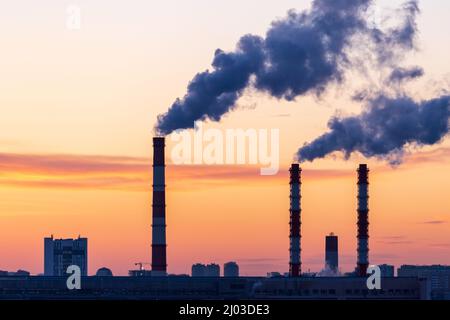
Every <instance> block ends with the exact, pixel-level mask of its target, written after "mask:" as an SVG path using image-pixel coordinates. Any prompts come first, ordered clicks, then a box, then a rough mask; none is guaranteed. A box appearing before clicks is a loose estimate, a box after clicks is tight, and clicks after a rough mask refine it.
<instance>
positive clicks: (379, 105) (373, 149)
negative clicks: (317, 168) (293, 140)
mask: <svg viewBox="0 0 450 320" xmlns="http://www.w3.org/2000/svg"><path fill="white" fill-rule="evenodd" d="M449 120H450V95H445V96H441V97H439V98H436V99H432V100H426V101H421V102H415V101H414V100H412V99H411V98H409V97H405V96H401V97H395V98H390V97H386V96H384V95H380V96H378V97H377V98H375V99H373V100H370V101H368V105H367V106H366V109H365V111H364V112H363V113H362V114H361V115H358V116H352V117H344V118H340V117H334V118H332V119H331V120H330V121H329V123H328V127H329V129H330V131H329V132H327V133H325V134H324V135H322V136H320V137H318V138H317V139H315V140H314V141H312V142H311V143H307V144H305V145H304V146H303V147H302V148H300V149H299V150H298V152H297V158H298V160H299V161H313V160H315V159H318V158H323V157H325V156H326V155H328V154H330V153H332V152H335V151H342V152H343V153H344V154H345V155H346V156H347V157H348V156H350V154H351V153H353V152H360V153H361V154H363V155H364V156H366V157H377V158H385V159H387V160H389V161H390V162H391V163H392V164H397V163H399V162H400V161H401V157H402V155H403V153H404V148H405V146H407V145H416V146H424V145H433V144H435V143H437V142H439V141H441V140H442V139H443V138H444V137H445V135H447V134H448V133H449Z"/></svg>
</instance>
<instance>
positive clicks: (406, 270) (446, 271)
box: [397, 265, 450, 300]
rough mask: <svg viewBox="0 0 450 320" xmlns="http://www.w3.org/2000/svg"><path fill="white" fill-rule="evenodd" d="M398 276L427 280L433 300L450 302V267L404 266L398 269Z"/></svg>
mask: <svg viewBox="0 0 450 320" xmlns="http://www.w3.org/2000/svg"><path fill="white" fill-rule="evenodd" d="M397 276H398V277H417V278H421V279H426V280H427V281H428V288H427V289H428V291H429V294H430V296H431V298H432V299H439V300H450V266H441V265H431V266H412V265H402V266H401V267H400V268H398V269H397Z"/></svg>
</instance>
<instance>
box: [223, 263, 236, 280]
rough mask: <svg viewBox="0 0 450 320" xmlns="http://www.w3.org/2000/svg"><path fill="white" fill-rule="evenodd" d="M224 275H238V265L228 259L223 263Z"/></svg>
mask: <svg viewBox="0 0 450 320" xmlns="http://www.w3.org/2000/svg"><path fill="white" fill-rule="evenodd" d="M223 276H224V277H239V266H238V264H237V263H236V262H234V261H230V262H227V263H225V264H224V265H223Z"/></svg>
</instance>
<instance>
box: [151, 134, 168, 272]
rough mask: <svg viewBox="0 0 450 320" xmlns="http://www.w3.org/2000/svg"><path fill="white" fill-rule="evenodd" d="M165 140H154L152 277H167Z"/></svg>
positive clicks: (161, 138) (160, 138)
mask: <svg viewBox="0 0 450 320" xmlns="http://www.w3.org/2000/svg"><path fill="white" fill-rule="evenodd" d="M164 148H165V138H163V137H155V138H153V205H152V209H153V224H152V276H165V275H167V261H166V191H165V190H166V178H165V161H164Z"/></svg>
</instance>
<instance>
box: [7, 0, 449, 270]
mask: <svg viewBox="0 0 450 320" xmlns="http://www.w3.org/2000/svg"><path fill="white" fill-rule="evenodd" d="M70 3H72V1H65V0H64V1H54V0H41V1H35V2H32V3H31V2H30V1H28V0H17V1H13V2H10V3H9V4H8V5H7V6H4V7H3V8H2V12H0V19H1V20H2V28H0V38H1V39H2V59H0V70H2V71H1V73H0V110H1V117H0V221H1V222H0V257H1V259H0V270H10V271H12V270H17V269H19V268H21V269H26V270H29V271H31V272H32V273H41V272H42V271H43V238H44V237H45V236H49V235H51V234H54V235H55V237H76V236H78V235H79V234H80V235H82V236H86V237H88V238H89V273H90V274H92V273H95V271H96V270H97V269H98V268H99V267H102V266H106V267H109V268H111V269H112V270H113V272H114V273H115V274H127V271H128V270H129V269H131V268H134V267H135V266H134V263H135V262H140V261H149V259H150V239H151V227H150V226H151V178H152V177H151V160H150V159H151V138H152V130H153V126H154V124H155V120H156V117H157V115H158V114H160V113H162V112H164V111H166V110H167V108H168V106H170V105H171V104H172V102H173V101H174V99H175V98H177V97H182V96H183V95H184V93H185V91H186V85H187V84H188V82H189V80H190V79H191V78H192V76H193V75H195V74H196V73H197V72H199V71H204V70H206V69H207V68H210V63H211V59H212V57H213V53H214V51H215V50H216V49H217V48H222V49H224V50H232V49H233V48H234V47H235V43H236V41H237V40H238V39H239V37H240V36H242V35H243V34H246V33H253V34H258V35H263V34H264V32H265V30H267V28H268V26H269V24H270V22H271V21H273V20H274V19H275V18H279V17H283V16H284V15H285V13H286V12H287V10H288V9H291V8H294V7H295V8H297V9H299V10H301V9H305V8H307V7H308V6H309V4H310V1H309V0H279V1H258V0H248V1H238V0H229V1H226V2H217V1H215V2H213V1H206V0H191V1H164V2H158V3H157V2H152V1H146V0H136V1H133V5H130V4H129V3H128V2H127V1H114V2H111V1H106V0H98V1H88V0H79V1H75V3H76V4H79V5H80V7H81V9H82V19H83V20H82V25H81V29H80V30H78V31H70V30H67V29H66V26H65V14H66V11H65V9H66V6H67V5H68V4H70ZM400 3H402V1H400V0H395V1H388V0H381V1H377V7H376V8H377V10H380V11H382V10H385V9H386V8H388V7H395V6H398V5H399V4H400ZM24 6H26V7H27V8H28V9H27V10H24V9H23V8H24ZM255 7H257V8H258V10H255ZM421 8H422V13H421V16H420V18H419V20H418V23H419V30H420V39H419V43H418V44H419V45H418V47H419V48H418V49H419V50H418V51H417V52H416V53H413V54H411V55H408V56H407V57H405V59H406V62H405V63H406V64H407V65H408V64H411V65H416V64H419V65H421V66H422V67H423V68H424V70H425V76H424V77H423V78H422V79H419V80H417V81H416V82H414V83H412V84H411V85H409V86H408V87H407V88H406V90H407V92H408V93H409V94H411V95H412V96H413V97H414V98H416V99H422V98H429V97H431V96H433V95H434V94H435V93H436V92H437V91H439V90H440V89H442V88H444V89H445V88H447V89H448V88H449V85H450V78H449V71H450V60H449V59H448V57H449V56H450V44H449V42H448V41H442V39H447V38H448V34H447V33H448V30H450V20H449V19H448V13H449V12H450V2H449V1H447V0H435V1H422V2H421ZM237 21H238V22H239V23H237ZM347 76H351V77H350V79H351V80H352V81H349V82H348V83H346V85H345V86H344V87H339V86H336V87H333V86H332V87H331V88H329V90H328V91H327V92H325V93H324V94H323V96H322V97H321V98H320V99H318V98H316V97H311V96H305V97H301V98H299V99H297V100H296V101H291V102H286V101H278V100H276V99H274V98H270V97H267V96H266V95H265V94H261V93H256V92H252V90H249V91H248V92H246V93H245V95H244V96H243V97H242V98H241V99H240V100H239V101H238V106H237V108H236V110H235V111H234V112H232V113H230V114H229V115H227V116H226V117H225V118H224V119H223V121H221V122H220V123H214V124H211V123H207V124H206V127H214V128H218V129H221V130H224V129H227V128H243V129H247V128H254V129H259V128H264V129H266V128H267V129H270V128H276V129H279V130H280V159H281V165H282V168H281V170H280V173H279V174H278V175H277V176H273V177H262V176H260V175H259V172H258V168H254V167H251V166H223V167H215V166H198V167H179V166H173V165H169V167H168V168H167V170H168V178H167V185H168V190H167V191H168V193H167V198H168V199H167V219H168V230H167V235H168V240H167V242H168V264H169V267H168V268H169V272H173V273H188V272H190V266H191V264H192V263H195V262H204V263H208V262H218V263H223V262H225V261H228V260H236V261H237V262H238V263H239V264H240V266H241V271H242V272H241V273H242V274H265V273H266V272H268V271H282V272H285V271H287V270H288V247H289V243H288V227H289V223H288V222H289V220H288V219H289V211H288V210H289V195H288V191H289V184H288V179H287V177H288V176H287V169H288V167H289V164H290V162H291V160H292V156H293V154H294V153H295V151H296V150H297V148H298V147H300V146H302V145H303V144H304V143H305V142H307V141H311V140H312V139H314V138H315V137H317V136H318V135H320V134H322V133H324V132H325V131H326V130H327V121H328V119H329V118H330V117H331V116H333V115H335V114H336V113H339V114H354V113H358V112H359V111H360V110H361V105H359V104H358V103H356V102H354V101H351V100H350V99H349V95H348V93H349V92H352V91H354V90H357V89H360V88H361V87H364V86H367V85H370V83H369V84H368V83H367V81H365V80H364V79H362V78H360V77H358V76H355V77H353V76H352V75H347ZM171 147H172V146H171V145H170V143H169V146H168V151H167V154H168V155H169V154H170V148H171ZM167 160H168V161H169V160H170V159H169V157H168V159H167ZM360 162H368V163H369V166H370V168H371V173H370V182H371V185H370V195H371V198H370V210H371V211H370V236H371V238H370V250H371V251H370V262H371V263H391V264H395V265H397V266H398V265H400V264H402V263H423V264H432V263H441V264H450V232H449V231H450V200H449V197H448V190H450V141H449V139H448V138H447V139H446V140H445V141H443V142H442V143H440V144H438V145H436V146H434V147H430V148H426V149H420V148H414V147H411V148H410V150H409V152H408V156H407V157H406V162H405V163H404V164H402V165H401V166H400V167H397V168H392V167H390V166H389V165H388V164H386V163H385V162H383V161H379V160H376V159H370V160H367V159H364V158H362V157H360V156H358V155H354V156H352V157H351V158H350V159H348V160H345V159H343V157H342V155H340V154H336V155H332V156H330V157H328V158H327V159H325V160H319V161H317V162H314V163H312V164H311V163H307V164H305V165H304V166H303V167H304V178H303V212H302V223H303V224H302V236H303V238H302V257H303V269H304V270H308V269H311V270H315V271H319V270H320V269H321V268H322V267H323V263H324V261H323V260H324V237H325V235H326V234H328V233H329V232H335V233H336V234H337V235H338V236H339V241H340V248H339V249H340V262H341V267H342V269H343V270H344V271H350V270H352V269H353V267H354V265H355V263H356V261H355V260H356V172H355V170H356V168H357V165H358V164H359V163H360Z"/></svg>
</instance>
